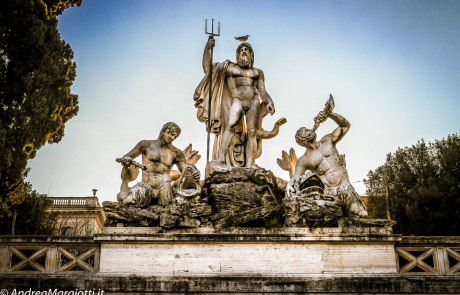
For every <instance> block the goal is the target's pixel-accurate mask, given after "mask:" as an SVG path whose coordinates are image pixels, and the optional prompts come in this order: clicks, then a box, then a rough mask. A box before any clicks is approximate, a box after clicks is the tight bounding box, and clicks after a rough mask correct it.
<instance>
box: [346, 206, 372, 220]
mask: <svg viewBox="0 0 460 295" xmlns="http://www.w3.org/2000/svg"><path fill="white" fill-rule="evenodd" d="M349 215H350V217H354V216H356V217H361V218H367V217H368V213H367V211H366V209H365V208H363V207H362V206H361V205H358V204H357V203H354V204H352V205H351V206H350V209H349Z"/></svg>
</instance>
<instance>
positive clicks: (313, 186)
mask: <svg viewBox="0 0 460 295" xmlns="http://www.w3.org/2000/svg"><path fill="white" fill-rule="evenodd" d="M214 47H215V39H214V38H213V36H210V37H209V39H208V41H207V43H206V45H205V48H204V53H203V62H202V64H203V70H204V77H203V79H202V80H201V82H200V83H199V85H198V87H197V88H196V90H195V92H194V95H193V100H194V103H195V107H196V109H197V118H198V120H199V121H200V122H203V123H205V124H206V126H208V124H209V123H210V126H211V129H210V130H209V131H210V132H211V133H213V134H214V135H215V136H214V138H215V139H214V144H213V150H212V160H211V161H210V162H209V163H208V164H207V167H206V173H205V178H204V180H200V178H201V175H202V174H201V173H200V171H198V169H197V168H196V167H195V166H194V164H195V163H196V162H197V161H198V160H199V158H200V156H199V155H198V152H196V151H192V150H191V145H190V146H189V147H187V148H186V149H185V150H184V151H182V150H180V149H179V148H177V147H175V146H174V145H173V141H174V140H175V139H176V138H177V137H178V136H179V135H180V133H181V129H180V128H179V126H177V125H176V124H175V123H171V122H169V123H166V124H165V125H164V126H163V128H162V129H161V131H160V134H159V136H158V138H157V139H155V140H142V141H140V142H139V143H138V144H137V145H136V146H135V147H134V148H133V149H132V150H131V151H129V152H128V153H126V154H125V155H124V156H123V157H122V158H118V159H117V161H118V162H119V163H121V165H122V173H121V178H122V184H121V188H120V193H118V196H117V200H118V204H115V203H113V204H109V205H107V206H104V207H105V210H106V212H107V213H108V216H109V220H111V222H112V224H111V225H109V226H116V224H119V223H124V224H131V225H135V226H161V227H166V228H171V227H229V226H238V225H245V226H260V225H261V224H263V223H264V224H265V226H269V225H274V224H277V225H278V226H297V227H304V226H334V225H336V224H337V221H338V219H339V218H341V217H354V218H366V217H367V211H366V206H365V205H364V203H363V202H362V200H361V198H360V197H359V195H358V194H357V193H356V191H355V189H354V188H353V186H352V185H351V183H350V181H349V178H348V173H347V169H346V163H345V155H341V154H339V152H338V150H337V143H338V142H339V141H340V140H341V139H342V138H343V137H344V136H345V135H346V133H347V132H348V130H349V129H350V123H349V122H348V120H347V119H345V118H344V117H343V116H342V115H339V114H337V113H335V112H334V107H335V103H334V100H333V98H332V96H330V98H329V100H328V101H327V103H326V106H325V108H324V110H323V111H320V112H319V114H318V115H317V116H316V117H315V118H314V127H313V128H312V129H307V128H305V127H302V128H300V129H299V130H298V131H297V132H296V134H295V140H296V142H297V143H298V144H299V145H300V146H302V147H305V153H304V154H303V155H302V156H301V157H300V158H299V159H298V160H296V159H297V158H296V156H295V152H294V155H292V153H293V152H292V151H293V150H292V149H291V155H290V158H289V159H290V162H289V161H284V162H283V161H281V160H279V159H278V163H279V164H280V166H281V167H282V168H283V169H286V170H290V179H289V180H288V181H286V180H283V179H281V178H279V177H275V176H274V175H273V173H272V172H271V171H268V170H265V169H264V168H262V167H261V166H259V165H257V164H256V159H257V158H259V157H260V155H261V154H262V140H263V139H270V138H273V137H275V136H276V135H277V134H278V133H279V131H280V126H281V125H283V124H284V123H286V122H287V120H286V119H285V118H281V119H279V120H278V121H277V122H276V123H275V125H274V126H273V128H272V130H271V131H266V130H264V129H263V128H262V123H263V118H264V117H265V116H266V115H268V114H270V115H273V114H274V113H275V104H274V102H273V100H272V98H271V97H270V95H269V94H268V93H267V91H266V89H265V78H264V72H263V71H262V70H261V69H258V68H255V67H254V50H253V48H252V47H251V45H250V44H249V43H246V42H242V43H241V44H240V45H239V46H238V48H237V49H236V62H232V61H230V60H226V61H224V62H217V63H213V65H212V83H211V84H210V75H211V74H210V70H209V68H210V64H211V60H212V59H211V56H210V51H211V49H213V48H214ZM210 91H211V93H209V92H210ZM209 99H211V102H209ZM209 106H210V109H209ZM209 114H210V116H209ZM328 119H331V120H332V121H334V122H335V123H336V124H337V128H336V129H334V130H332V132H330V133H328V134H326V135H324V136H323V137H322V138H321V139H319V140H317V134H316V129H317V128H318V126H319V124H321V123H322V122H324V121H326V120H328ZM285 155H287V154H286V153H285V152H284V151H283V158H285ZM138 156H141V163H138V162H136V161H135V159H136V157H138ZM280 161H281V162H283V165H282V164H281V162H280ZM259 164H261V163H259ZM173 166H176V167H177V169H178V171H176V170H173ZM140 170H141V171H142V181H141V182H138V183H137V184H135V185H134V186H133V187H130V186H129V182H131V181H134V180H135V179H136V178H137V176H138V174H139V172H140ZM128 211H129V214H128V213H127V212H128ZM267 220H269V221H267ZM275 220H276V222H275ZM280 220H284V222H283V221H280ZM280 222H281V223H280Z"/></svg>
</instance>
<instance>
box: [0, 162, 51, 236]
mask: <svg viewBox="0 0 460 295" xmlns="http://www.w3.org/2000/svg"><path fill="white" fill-rule="evenodd" d="M27 172H28V169H26V171H25V175H24V177H25V176H26V175H27ZM13 195H14V198H13V200H14V201H13V203H10V204H8V205H9V209H8V210H9V211H13V212H16V213H17V216H16V222H15V226H14V234H15V235H52V234H54V233H55V232H56V230H57V227H58V214H57V213H50V212H48V209H50V208H51V206H52V205H53V201H52V200H51V199H49V198H48V196H47V195H45V194H40V193H38V192H37V191H35V190H33V189H32V185H31V184H30V183H29V182H25V183H23V184H21V185H20V186H19V188H18V189H17V190H16V191H15V192H14V193H13ZM2 213H3V214H2V215H3V217H1V218H0V235H10V234H11V226H12V223H13V217H12V216H8V215H9V214H7V212H2Z"/></svg>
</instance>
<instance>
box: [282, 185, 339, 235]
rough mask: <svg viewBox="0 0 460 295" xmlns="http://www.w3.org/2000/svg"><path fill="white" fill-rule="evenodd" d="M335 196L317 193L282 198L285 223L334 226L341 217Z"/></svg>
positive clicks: (288, 224)
mask: <svg viewBox="0 0 460 295" xmlns="http://www.w3.org/2000/svg"><path fill="white" fill-rule="evenodd" d="M339 204H340V203H339V201H338V199H337V198H334V197H333V196H324V195H320V194H318V193H313V194H309V195H307V196H303V195H302V196H294V197H290V198H285V199H283V205H284V211H285V225H287V226H294V227H295V226H311V227H318V226H336V225H337V223H338V220H339V218H340V217H342V208H341V207H340V205H339Z"/></svg>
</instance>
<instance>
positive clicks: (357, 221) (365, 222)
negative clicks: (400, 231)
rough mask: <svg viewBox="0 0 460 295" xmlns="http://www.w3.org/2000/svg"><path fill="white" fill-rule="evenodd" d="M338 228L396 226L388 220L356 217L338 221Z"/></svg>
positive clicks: (394, 222) (392, 221)
mask: <svg viewBox="0 0 460 295" xmlns="http://www.w3.org/2000/svg"><path fill="white" fill-rule="evenodd" d="M338 224H339V227H387V226H388V227H391V226H394V225H395V224H396V221H394V220H388V219H364V218H358V217H343V218H340V219H339V222H338Z"/></svg>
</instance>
